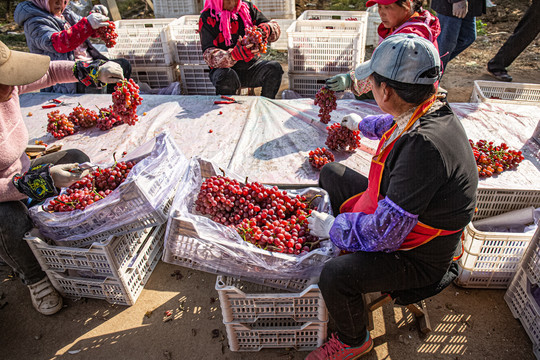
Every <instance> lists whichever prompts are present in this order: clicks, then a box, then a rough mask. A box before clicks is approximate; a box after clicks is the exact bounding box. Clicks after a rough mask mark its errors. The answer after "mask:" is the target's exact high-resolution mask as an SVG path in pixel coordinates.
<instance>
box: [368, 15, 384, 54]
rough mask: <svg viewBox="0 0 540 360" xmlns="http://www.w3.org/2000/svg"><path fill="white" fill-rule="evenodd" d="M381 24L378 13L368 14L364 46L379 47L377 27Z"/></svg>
mask: <svg viewBox="0 0 540 360" xmlns="http://www.w3.org/2000/svg"><path fill="white" fill-rule="evenodd" d="M380 24H381V17H380V16H379V14H378V13H372V12H370V13H369V16H368V24H367V34H366V46H373V47H377V46H378V45H379V32H378V29H379V25H380Z"/></svg>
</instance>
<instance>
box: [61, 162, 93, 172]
mask: <svg viewBox="0 0 540 360" xmlns="http://www.w3.org/2000/svg"><path fill="white" fill-rule="evenodd" d="M97 167H98V165H94V164H92V163H89V162H85V163H82V164H78V165H77V167H76V168H75V169H71V170H68V171H69V172H72V173H82V172H83V171H85V170H91V169H95V168H97Z"/></svg>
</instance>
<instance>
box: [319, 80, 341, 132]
mask: <svg viewBox="0 0 540 360" xmlns="http://www.w3.org/2000/svg"><path fill="white" fill-rule="evenodd" d="M314 104H315V105H319V107H320V108H319V118H320V119H321V122H322V123H323V124H328V123H329V122H330V113H331V112H332V110H335V109H336V108H337V102H336V94H335V92H334V91H332V90H330V89H327V88H326V87H322V88H321V89H320V90H319V91H318V92H317V94H315V102H314Z"/></svg>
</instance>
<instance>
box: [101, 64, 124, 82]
mask: <svg viewBox="0 0 540 360" xmlns="http://www.w3.org/2000/svg"><path fill="white" fill-rule="evenodd" d="M97 78H98V80H99V81H101V82H102V83H105V84H108V83H117V82H118V81H121V80H123V79H124V70H123V69H122V66H120V64H118V63H116V62H114V61H107V62H106V63H105V64H103V65H101V66H100V67H99V68H98V72H97Z"/></svg>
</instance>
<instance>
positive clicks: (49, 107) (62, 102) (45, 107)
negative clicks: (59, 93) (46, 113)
mask: <svg viewBox="0 0 540 360" xmlns="http://www.w3.org/2000/svg"><path fill="white" fill-rule="evenodd" d="M48 102H49V103H52V104H47V105H42V106H41V108H42V109H51V108H55V107H57V106H62V105H71V103H66V102H64V101H62V100H58V99H51V100H49V101H48Z"/></svg>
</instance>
